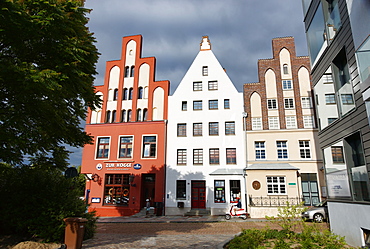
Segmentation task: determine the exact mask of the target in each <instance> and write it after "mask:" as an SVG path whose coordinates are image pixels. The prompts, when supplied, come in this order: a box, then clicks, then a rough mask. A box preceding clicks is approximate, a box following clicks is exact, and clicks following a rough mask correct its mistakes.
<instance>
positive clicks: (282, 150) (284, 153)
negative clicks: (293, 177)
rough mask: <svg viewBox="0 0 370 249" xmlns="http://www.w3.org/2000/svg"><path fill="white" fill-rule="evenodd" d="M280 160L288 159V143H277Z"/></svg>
mask: <svg viewBox="0 0 370 249" xmlns="http://www.w3.org/2000/svg"><path fill="white" fill-rule="evenodd" d="M276 148H277V155H278V159H288V145H287V141H276Z"/></svg>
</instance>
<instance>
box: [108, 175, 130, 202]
mask: <svg viewBox="0 0 370 249" xmlns="http://www.w3.org/2000/svg"><path fill="white" fill-rule="evenodd" d="M129 176H130V174H106V175H105V183H104V205H116V206H128V204H129V201H130V183H129Z"/></svg>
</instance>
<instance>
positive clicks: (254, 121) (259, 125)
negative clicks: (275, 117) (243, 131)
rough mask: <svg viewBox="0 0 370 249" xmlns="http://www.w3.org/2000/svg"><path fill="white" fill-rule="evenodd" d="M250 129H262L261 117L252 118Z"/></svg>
mask: <svg viewBox="0 0 370 249" xmlns="http://www.w3.org/2000/svg"><path fill="white" fill-rule="evenodd" d="M252 130H262V118H252Z"/></svg>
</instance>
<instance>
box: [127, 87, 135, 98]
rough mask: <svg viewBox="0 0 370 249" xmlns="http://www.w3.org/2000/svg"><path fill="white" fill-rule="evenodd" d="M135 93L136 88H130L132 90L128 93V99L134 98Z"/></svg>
mask: <svg viewBox="0 0 370 249" xmlns="http://www.w3.org/2000/svg"><path fill="white" fill-rule="evenodd" d="M133 93H134V89H133V88H130V91H129V93H128V99H132V96H133Z"/></svg>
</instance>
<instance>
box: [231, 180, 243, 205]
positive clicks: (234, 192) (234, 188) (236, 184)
mask: <svg viewBox="0 0 370 249" xmlns="http://www.w3.org/2000/svg"><path fill="white" fill-rule="evenodd" d="M240 198H241V192H240V181H239V180H230V202H232V203H237V202H238V200H239V199H240Z"/></svg>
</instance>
